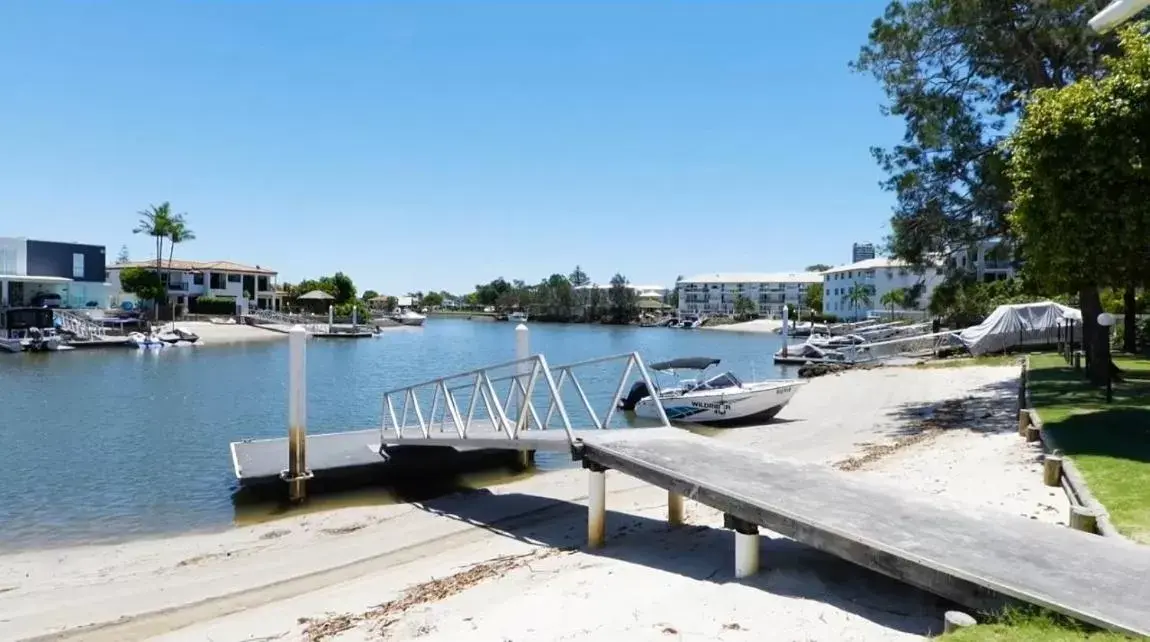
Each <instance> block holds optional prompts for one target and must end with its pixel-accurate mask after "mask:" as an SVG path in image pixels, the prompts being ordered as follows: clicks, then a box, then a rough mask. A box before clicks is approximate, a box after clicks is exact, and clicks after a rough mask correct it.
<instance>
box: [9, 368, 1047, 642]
mask: <svg viewBox="0 0 1150 642" xmlns="http://www.w3.org/2000/svg"><path fill="white" fill-rule="evenodd" d="M1017 375H1018V369H1017V368H1014V367H998V368H987V367H970V368H947V369H937V370H918V369H902V368H890V369H878V370H870V371H859V372H851V373H847V374H843V375H839V376H829V377H822V378H819V379H816V380H813V381H811V382H810V383H809V384H808V387H807V388H806V389H804V390H803V391H801V392H800V393H799V394H798V395H797V396H796V398H795V400H794V401H793V402H792V403H791V405H789V406H788V407H787V408H786V409H785V411H784V412H783V413H782V414H781V415H780V417H779V420H778V421H777V422H775V423H772V424H769V425H768V426H764V427H757V428H745V429H737V430H728V431H723V432H722V433H721V434H720V435H719V436H718V437H717V438H719V439H723V440H727V441H730V442H732V443H738V444H742V445H745V446H747V447H753V448H762V449H764V450H767V451H769V452H771V453H772V454H775V455H780V456H789V457H797V458H801V459H806V460H810V461H819V462H823V463H826V464H827V465H834V466H838V467H839V468H841V469H844V470H849V471H850V472H849V473H848V474H852V475H859V476H860V477H870V478H875V479H881V480H889V481H893V482H895V483H897V484H899V485H900V486H901V487H905V488H915V489H916V492H925V493H929V494H934V495H937V496H940V497H946V498H949V499H951V500H954V501H958V502H962V503H964V504H966V505H968V506H970V508H971V510H972V511H976V510H986V509H991V510H999V511H1003V512H1005V513H1009V514H1015V515H1026V516H1028V517H1033V518H1035V519H1042V520H1045V521H1051V522H1055V523H1057V522H1060V521H1063V520H1065V515H1066V511H1067V507H1066V501H1065V498H1064V497H1061V496H1060V495H1059V494H1058V493H1057V492H1055V493H1054V494H1051V491H1050V490H1048V489H1046V488H1045V487H1044V486H1042V484H1041V474H1040V472H1039V468H1040V467H1039V466H1038V464H1037V463H1036V457H1037V452H1036V451H1035V450H1033V449H1032V448H1033V447H1030V446H1027V445H1025V443H1024V442H1023V441H1022V440H1019V439H1018V438H1017V436H1016V435H1014V434H1013V429H1014V426H1013V421H1012V416H1013V413H1014V411H1013V409H1012V404H1013V397H1012V396H1011V388H1012V387H1013V386H1014V385H1015V384H1016V380H1017ZM585 485H586V476H585V473H584V472H583V471H580V470H568V471H559V472H555V473H548V474H543V475H537V476H534V477H531V478H528V479H525V480H521V481H516V482H513V483H508V484H504V485H502V486H498V487H496V488H492V489H489V490H485V491H477V492H475V493H470V494H464V495H457V496H453V497H448V498H443V499H440V500H436V501H434V502H430V503H429V504H427V505H422V506H412V505H401V506H375V507H359V508H345V509H340V510H336V511H331V512H327V513H321V514H310V515H299V516H291V517H287V518H284V519H282V520H279V521H277V522H275V523H270V524H263V525H259V526H252V527H244V528H236V529H232V530H229V531H227V532H223V533H215V534H205V535H190V536H183V537H176V538H169V539H165V540H153V541H140V542H130V543H125V544H120V545H112V546H92V547H77V548H70V549H60V550H50V551H36V552H28V553H20V554H15V555H9V556H4V557H0V639H19V638H22V637H26V636H33V635H42V634H48V633H52V632H58V631H61V630H64V629H75V627H79V626H83V625H86V624H92V623H101V622H103V623H111V622H115V621H116V620H118V619H121V618H123V621H122V622H121V623H120V624H118V625H114V626H108V627H104V628H102V629H94V630H88V631H84V632H81V633H79V634H78V636H77V639H80V638H82V639H85V640H131V639H147V638H149V636H157V637H155V639H162V640H254V639H268V640H271V639H274V640H308V639H338V640H366V639H380V638H383V639H394V640H411V639H420V640H442V641H447V640H460V639H468V640H493V641H502V640H604V641H606V640H619V639H626V640H751V639H754V640H901V639H919V638H920V636H923V635H926V634H929V633H931V632H937V630H938V628H939V625H940V624H941V617H942V611H943V610H944V609H945V608H946V606H945V605H944V604H943V603H941V602H940V601H939V600H937V599H936V598H934V597H932V596H930V595H927V594H925V593H923V592H920V591H918V590H916V589H912V588H910V587H907V586H904V585H900V584H898V583H896V582H894V581H892V580H889V579H887V578H885V577H883V576H880V575H878V574H875V573H872V572H869V571H866V570H863V569H861V568H858V567H855V566H853V565H851V564H849V563H847V562H843V561H840V560H838V559H836V558H833V557H831V556H828V555H825V554H822V553H819V552H817V551H814V550H812V549H809V548H806V547H804V546H801V545H799V544H796V543H794V542H792V541H790V540H787V539H785V538H782V537H779V536H777V535H773V534H771V533H767V532H765V531H764V537H763V540H764V541H763V545H762V551H763V571H762V572H761V573H760V574H758V575H757V576H755V577H754V578H752V579H750V580H748V581H739V582H736V581H734V580H733V577H732V569H731V558H730V542H731V536H730V534H729V533H728V532H726V531H724V530H722V529H721V528H720V526H721V516H720V515H718V514H717V513H716V512H715V511H713V510H711V509H709V508H707V507H705V506H702V505H700V504H696V503H694V502H686V506H687V520H688V526H685V527H682V528H670V527H668V526H667V525H666V522H665V510H666V509H665V504H666V495H665V493H664V492H663V491H661V490H659V489H656V488H652V487H650V486H647V485H646V484H644V483H642V482H639V481H636V480H633V479H630V478H627V477H625V476H623V475H619V474H616V473H614V472H611V473H608V488H609V491H610V496H609V498H608V506H609V508H610V509H611V511H612V513H611V514H610V516H609V524H608V542H607V546H606V547H605V548H603V549H602V550H601V551H597V552H587V551H583V550H581V546H582V544H583V540H584V535H585V528H586V509H585V501H586V487H585ZM328 634H330V636H329V635H328Z"/></svg>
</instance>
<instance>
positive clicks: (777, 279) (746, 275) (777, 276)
mask: <svg viewBox="0 0 1150 642" xmlns="http://www.w3.org/2000/svg"><path fill="white" fill-rule="evenodd" d="M822 280H823V276H822V273H821V272H716V273H713V274H699V275H697V276H693V277H691V278H689V279H683V280H682V281H680V283H821V282H822Z"/></svg>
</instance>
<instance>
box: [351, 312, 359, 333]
mask: <svg viewBox="0 0 1150 642" xmlns="http://www.w3.org/2000/svg"><path fill="white" fill-rule="evenodd" d="M358 326H359V309H358V308H354V307H353V308H352V309H351V331H352V332H355V329H356V327H358Z"/></svg>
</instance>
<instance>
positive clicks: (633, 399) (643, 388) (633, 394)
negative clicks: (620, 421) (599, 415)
mask: <svg viewBox="0 0 1150 642" xmlns="http://www.w3.org/2000/svg"><path fill="white" fill-rule="evenodd" d="M650 394H651V393H650V391H649V390H647V384H646V382H643V381H636V382H635V384H634V385H632V386H631V391H630V392H628V393H627V396H626V397H623V398H622V399H620V400H619V409H620V410H634V409H635V404H637V403H639V400H640V399H642V398H643V397H647V396H649V395H650Z"/></svg>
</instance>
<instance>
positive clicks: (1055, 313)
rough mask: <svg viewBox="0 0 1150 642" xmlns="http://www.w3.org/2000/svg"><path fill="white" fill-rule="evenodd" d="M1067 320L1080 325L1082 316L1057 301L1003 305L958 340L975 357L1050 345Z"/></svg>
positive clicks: (959, 335) (959, 336) (960, 334)
mask: <svg viewBox="0 0 1150 642" xmlns="http://www.w3.org/2000/svg"><path fill="white" fill-rule="evenodd" d="M1067 319H1070V320H1073V321H1079V322H1080V321H1081V320H1082V314H1081V313H1080V312H1079V311H1078V310H1077V309H1075V308H1071V307H1067V306H1065V305H1062V304H1060V303H1055V302H1053V301H1042V302H1041V303H1016V304H1012V305H1000V306H998V307H997V308H995V309H994V312H991V313H990V316H988V317H986V320H984V321H983V322H982V323H980V324H978V325H976V326H972V327H969V328H967V329H965V330H963V331H962V332H959V333H958V338H959V339H960V340H961V341H962V343H963V345H965V346H966V349H967V350H969V351H970V353H971V354H973V355H980V354H985V353H987V352H997V351H1000V350H1007V349H1009V348H1013V347H1017V346H1020V345H1046V344H1050V343H1053V342H1054V341H1055V337H1056V336H1057V332H1058V324H1059V323H1063V322H1064V321H1066V320H1067Z"/></svg>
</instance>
